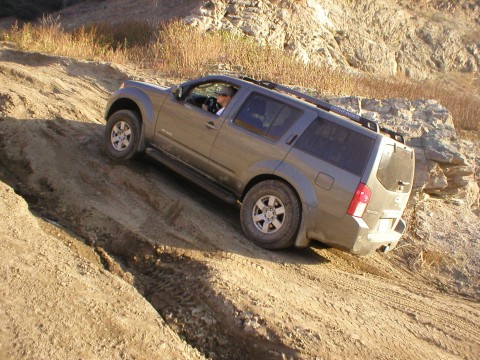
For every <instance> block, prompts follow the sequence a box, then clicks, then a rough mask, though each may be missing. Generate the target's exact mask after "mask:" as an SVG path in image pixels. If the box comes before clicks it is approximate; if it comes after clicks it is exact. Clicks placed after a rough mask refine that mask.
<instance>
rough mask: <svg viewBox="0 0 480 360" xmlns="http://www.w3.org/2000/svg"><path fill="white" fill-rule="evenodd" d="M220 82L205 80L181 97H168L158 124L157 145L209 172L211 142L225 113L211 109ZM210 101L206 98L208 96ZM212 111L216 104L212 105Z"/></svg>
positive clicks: (156, 132)
mask: <svg viewBox="0 0 480 360" xmlns="http://www.w3.org/2000/svg"><path fill="white" fill-rule="evenodd" d="M220 86H221V85H218V84H202V85H201V86H199V87H196V88H193V89H190V90H189V93H188V94H186V96H185V97H183V98H182V99H177V98H176V97H175V96H174V95H173V94H171V95H170V96H169V98H167V99H166V100H165V102H164V104H163V106H162V109H161V111H160V112H159V115H158V119H157V124H156V127H155V140H154V142H155V145H156V146H157V147H158V148H159V149H160V150H163V151H164V152H166V153H167V154H169V155H171V156H173V157H175V158H176V159H177V160H179V161H181V162H183V163H184V164H187V165H189V166H191V167H193V168H195V169H196V170H199V171H201V172H204V173H208V172H209V171H208V168H209V164H208V163H209V158H210V152H211V149H212V146H213V144H214V142H215V139H216V137H217V135H218V131H219V130H220V128H221V126H222V123H223V121H224V120H225V117H224V115H221V116H219V115H216V114H215V113H214V112H209V111H208V110H207V109H206V106H203V107H202V105H204V103H205V102H207V103H209V104H210V105H211V100H212V99H215V89H218V88H219V87H220ZM207 99H208V100H209V101H206V100H207ZM210 110H211V111H215V110H216V108H215V107H214V106H213V108H212V106H211V107H210Z"/></svg>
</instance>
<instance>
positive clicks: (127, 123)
mask: <svg viewBox="0 0 480 360" xmlns="http://www.w3.org/2000/svg"><path fill="white" fill-rule="evenodd" d="M141 132H142V127H141V122H140V118H139V116H138V114H137V113H136V112H134V111H131V110H119V111H117V112H115V113H113V114H112V115H111V116H110V117H109V118H108V121H107V125H106V127H105V134H104V137H103V145H104V148H105V152H106V153H107V155H108V157H109V158H111V159H113V160H117V161H120V160H129V159H131V158H133V157H134V156H135V155H136V153H137V151H138V147H139V144H140V137H141Z"/></svg>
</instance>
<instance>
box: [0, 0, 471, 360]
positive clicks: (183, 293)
mask: <svg viewBox="0 0 480 360" xmlns="http://www.w3.org/2000/svg"><path fill="white" fill-rule="evenodd" d="M132 3H133V2H131V1H121V0H115V1H108V2H97V1H94V2H85V3H83V4H77V5H76V7H72V8H70V9H66V11H65V13H64V16H65V18H66V19H67V18H68V16H69V15H68V11H71V12H72V13H71V17H70V19H71V20H72V21H73V19H74V18H78V19H80V20H81V21H85V20H86V19H94V17H95V16H97V15H96V14H98V16H100V17H101V16H104V13H102V12H101V10H102V8H103V9H105V11H107V10H109V11H111V13H110V14H113V15H114V16H115V17H117V18H121V17H122V16H125V14H128V15H129V16H131V17H134V16H137V15H138V16H146V14H149V15H152V16H154V15H155V14H157V15H158V16H162V15H161V14H164V15H165V16H170V14H174V13H178V12H177V11H180V12H181V14H184V15H185V16H189V15H192V14H193V13H192V11H193V12H196V14H197V15H195V14H193V15H192V16H193V17H194V18H195V17H196V19H197V20H198V19H200V20H201V17H199V16H198V12H200V13H202V12H203V13H204V14H205V11H206V10H205V8H200V7H199V4H200V2H198V1H183V2H181V5H180V6H178V7H174V6H173V5H174V3H175V4H178V2H173V1H171V2H168V1H167V2H156V1H138V2H135V3H137V4H141V5H142V6H143V7H138V8H131V7H129V6H132ZM210 3H212V4H216V6H217V7H215V9H219V8H220V7H219V6H220V3H222V4H223V3H226V2H223V1H219V2H210ZM235 3H238V4H240V2H235ZM241 3H242V4H244V5H245V4H247V5H248V4H249V3H250V2H241ZM260 3H262V4H264V2H258V4H260ZM265 3H266V2H265ZM272 3H273V2H272ZM287 3H288V4H292V5H291V6H300V5H301V4H303V3H312V4H313V2H292V1H279V2H278V4H283V5H284V4H287ZM332 3H333V2H332ZM354 3H365V2H345V4H344V5H342V6H347V4H350V5H348V6H352V7H353V6H355V5H354ZM377 3H378V4H381V5H382V6H384V7H389V6H393V5H392V4H398V6H400V5H402V6H407V5H408V6H410V7H412V6H415V5H414V4H415V3H416V2H410V1H400V2H395V3H390V2H386V1H382V2H377ZM449 3H450V2H448V1H443V2H442V1H437V2H426V3H423V2H422V3H419V4H420V5H418V6H419V7H421V8H422V9H425V11H427V10H428V9H431V7H430V5H432V4H434V5H435V6H436V7H435V9H441V8H439V6H440V5H441V4H444V5H445V6H447V5H448V4H449ZM470 3H473V4H477V5H478V2H467V1H465V2H459V3H458V4H460V5H456V7H455V9H456V10H455V11H462V14H464V15H462V16H465V19H467V18H468V16H470V17H471V18H472V19H473V21H475V12H473V11H472V14H473V15H468V12H467V11H465V10H464V9H463V8H462V7H461V4H467V5H468V4H470ZM202 4H203V2H202ZM258 4H257V5H258ZM295 4H297V5H295ZM298 4H300V5H298ZM325 4H329V2H325ZM200 5H201V4H200ZM204 5H205V6H207V5H208V4H207V3H205V4H204ZM210 6H211V5H210ZM325 6H326V5H325ZM372 6H374V5H372ZM375 6H380V5H375ZM458 6H460V8H458ZM75 9H76V10H75ZM82 9H84V10H82ZM155 9H157V10H158V9H162V11H161V12H158V13H155V12H154V10H155ZM202 9H203V10H202ZM207 10H208V8H207ZM210 10H211V11H212V16H213V15H215V11H213V10H214V9H212V8H210ZM145 11H146V12H145ZM102 14H103V15H102ZM142 14H143V15H142ZM230 14H231V12H230ZM242 14H243V12H242ZM207 15H208V14H207ZM212 16H211V18H212V19H213V18H214V16H213V17H212ZM419 16H420V15H419ZM82 17H84V18H82ZM83 19H85V20H83ZM192 19H193V18H192ZM200 20H198V21H200ZM242 21H243V20H242ZM132 77H135V78H137V79H143V80H147V81H151V82H156V83H158V84H164V85H165V84H170V83H171V81H169V80H168V79H163V78H159V77H158V74H153V73H146V72H145V73H139V72H138V70H133V69H130V68H128V67H120V66H117V65H115V64H106V63H95V62H87V61H78V60H73V59H68V58H62V57H53V56H47V55H42V54H35V53H24V52H19V51H15V50H13V49H9V47H8V44H1V48H0V84H2V86H1V87H0V198H1V199H0V216H1V219H2V227H1V228H0V236H1V238H0V240H1V241H0V249H1V253H2V255H3V256H2V258H3V260H2V261H1V262H0V278H1V279H2V281H1V282H0V308H1V312H0V313H1V315H0V358H1V359H62V360H63V359H71V358H82V359H152V358H166V359H202V358H211V359H314V358H318V359H356V358H366V359H433V358H438V359H476V358H477V357H478V353H479V352H480V342H479V339H480V331H479V330H478V323H479V322H480V305H479V299H480V283H479V279H480V277H479V274H480V259H479V256H480V236H479V234H480V222H479V221H478V215H480V214H479V212H478V209H475V208H474V209H471V208H469V207H468V206H467V205H466V204H465V203H463V202H458V201H455V199H433V198H424V197H422V196H419V197H413V198H412V199H411V202H410V204H409V208H408V211H407V213H406V217H407V219H408V221H409V229H408V232H407V234H406V235H405V236H404V237H403V239H402V242H401V244H400V245H399V246H398V247H397V249H395V251H393V252H389V253H386V254H380V253H378V254H374V255H373V256H370V257H355V256H351V255H349V254H346V253H343V252H340V251H337V250H334V249H327V248H323V247H322V246H320V245H319V244H313V246H312V247H311V248H310V249H306V250H286V251H278V252H271V251H266V250H263V249H260V248H258V247H256V246H255V245H253V244H252V243H251V242H249V241H248V240H247V239H246V238H245V237H244V235H243V233H242V231H241V227H240V224H239V220H238V218H239V213H238V210H237V209H236V208H234V207H230V206H227V205H225V204H223V203H221V202H219V201H218V200H217V199H215V198H213V197H211V196H210V195H209V194H207V193H205V192H203V191H202V190H201V189H199V188H197V187H195V186H194V185H192V184H191V183H189V182H188V181H186V180H184V179H182V178H180V177H179V176H177V175H175V174H173V173H171V172H170V171H168V170H167V169H165V168H164V167H161V166H158V165H157V164H154V163H152V162H150V161H148V160H147V159H139V160H137V161H132V162H130V163H126V164H123V165H119V164H115V163H113V162H111V161H110V160H109V159H108V158H107V157H106V155H105V154H104V153H103V151H102V147H101V142H102V134H103V129H104V124H105V121H104V119H103V111H104V107H105V105H106V101H107V98H108V96H109V94H110V93H111V92H112V91H114V90H115V89H117V88H118V86H119V85H120V84H121V82H122V81H123V80H125V79H127V78H132ZM471 151H472V152H475V151H478V147H477V150H475V149H473V148H472V149H471ZM469 155H470V157H471V158H475V156H477V155H476V154H475V153H473V154H469ZM477 159H478V156H477ZM420 195H421V194H420Z"/></svg>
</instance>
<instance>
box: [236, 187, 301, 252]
mask: <svg viewBox="0 0 480 360" xmlns="http://www.w3.org/2000/svg"><path fill="white" fill-rule="evenodd" d="M301 216H302V214H301V206H300V201H299V200H298V197H297V196H296V194H295V193H294V191H293V190H292V188H291V187H290V186H288V185H287V184H286V183H284V182H282V181H278V180H266V181H262V182H260V183H258V184H256V185H255V186H253V187H252V188H251V189H250V190H249V191H248V192H247V195H245V198H244V200H243V203H242V208H241V210H240V221H241V223H242V228H243V231H244V232H245V234H246V235H247V237H248V238H249V239H250V240H252V241H253V242H254V243H256V244H257V245H259V246H261V247H263V248H265V249H283V248H286V247H289V246H291V245H293V243H294V241H295V237H296V235H297V232H298V229H299V226H300V220H301Z"/></svg>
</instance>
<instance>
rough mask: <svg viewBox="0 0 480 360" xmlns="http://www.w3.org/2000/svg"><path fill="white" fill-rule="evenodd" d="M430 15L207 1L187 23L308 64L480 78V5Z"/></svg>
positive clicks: (351, 6)
mask: <svg viewBox="0 0 480 360" xmlns="http://www.w3.org/2000/svg"><path fill="white" fill-rule="evenodd" d="M417 6H422V4H417ZM459 8H460V7H459ZM427 10H428V11H427ZM427 10H426V11H419V10H418V9H415V8H412V7H411V6H409V5H408V3H400V4H399V3H398V2H383V1H343V2H342V1H334V0H323V1H319V0H305V1H292V0H257V1H253V0H251V1H249V0H236V1H235V0H216V1H207V2H203V4H202V5H201V6H200V7H199V8H198V9H197V10H196V11H193V12H192V13H191V14H190V16H188V17H187V18H186V19H185V20H186V21H187V23H189V24H192V25H193V26H197V27H199V28H201V29H204V30H229V31H236V32H239V33H243V34H246V35H248V36H252V37H254V38H255V39H257V40H258V41H259V43H262V44H270V45H273V46H277V47H278V48H283V49H286V50H291V51H292V53H294V54H295V55H296V56H297V57H298V58H299V59H301V60H302V61H303V62H305V63H309V62H314V63H326V64H328V65H330V66H335V67H340V68H349V69H351V70H355V71H360V72H361V71H366V72H374V73H376V74H378V75H386V76H396V75H405V76H407V77H411V78H415V79H426V78H430V77H432V76H435V75H438V74H443V73H446V72H464V73H472V74H475V73H478V71H479V67H480V44H479V43H478V38H479V35H478V34H479V33H480V21H476V22H475V21H471V20H472V19H474V18H475V16H477V17H478V14H479V13H480V6H479V5H475V6H473V8H471V9H470V10H469V11H464V12H461V11H460V10H459V11H457V12H453V11H451V12H441V13H439V12H435V11H434V10H431V9H430V8H428V9H427ZM459 17H460V18H459ZM462 17H463V18H465V19H464V20H465V21H462ZM470 18H471V19H470ZM466 20H469V23H468V25H467V24H466ZM462 24H465V25H462Z"/></svg>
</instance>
